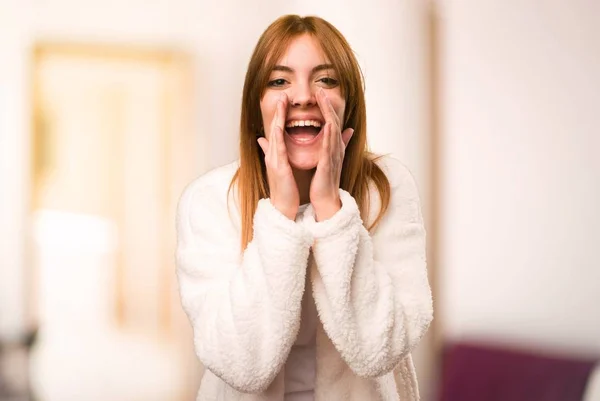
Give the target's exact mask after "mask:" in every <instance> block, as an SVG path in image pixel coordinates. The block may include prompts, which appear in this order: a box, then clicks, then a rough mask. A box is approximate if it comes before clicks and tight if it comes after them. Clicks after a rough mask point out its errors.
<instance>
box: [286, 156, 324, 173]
mask: <svg viewBox="0 0 600 401" xmlns="http://www.w3.org/2000/svg"><path fill="white" fill-rule="evenodd" d="M288 159H289V161H290V166H292V167H293V168H295V169H296V170H313V169H315V168H316V167H317V164H318V162H319V159H318V158H317V157H315V156H313V155H303V156H302V157H300V155H290V154H288Z"/></svg>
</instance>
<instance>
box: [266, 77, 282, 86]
mask: <svg viewBox="0 0 600 401" xmlns="http://www.w3.org/2000/svg"><path fill="white" fill-rule="evenodd" d="M286 82H287V81H286V80H285V79H283V78H278V79H274V80H272V81H269V83H268V84H267V86H270V87H279V86H283V85H285V84H286Z"/></svg>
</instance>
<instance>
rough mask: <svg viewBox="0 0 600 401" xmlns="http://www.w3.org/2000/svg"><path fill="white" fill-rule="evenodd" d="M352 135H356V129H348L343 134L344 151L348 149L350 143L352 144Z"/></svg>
mask: <svg viewBox="0 0 600 401" xmlns="http://www.w3.org/2000/svg"><path fill="white" fill-rule="evenodd" d="M352 135H354V129H352V128H346V129H345V130H344V132H342V142H343V143H344V149H345V148H346V146H348V142H350V139H351V138H352Z"/></svg>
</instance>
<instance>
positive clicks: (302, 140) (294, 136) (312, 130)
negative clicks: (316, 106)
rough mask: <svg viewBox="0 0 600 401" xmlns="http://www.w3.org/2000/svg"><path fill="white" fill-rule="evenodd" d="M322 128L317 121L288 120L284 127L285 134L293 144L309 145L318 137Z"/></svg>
mask: <svg viewBox="0 0 600 401" xmlns="http://www.w3.org/2000/svg"><path fill="white" fill-rule="evenodd" d="M323 126H324V124H323V123H322V122H321V121H318V120H290V121H288V122H287V123H286V125H285V132H286V134H287V135H288V137H289V138H290V139H291V140H292V141H293V142H295V143H297V144H299V145H309V144H311V143H313V142H315V141H316V140H317V138H318V137H319V136H320V134H321V131H322V130H323Z"/></svg>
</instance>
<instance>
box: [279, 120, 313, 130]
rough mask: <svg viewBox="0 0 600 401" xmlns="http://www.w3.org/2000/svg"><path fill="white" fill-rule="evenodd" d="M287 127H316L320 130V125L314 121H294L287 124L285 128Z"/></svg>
mask: <svg viewBox="0 0 600 401" xmlns="http://www.w3.org/2000/svg"><path fill="white" fill-rule="evenodd" d="M289 127H316V128H321V123H320V122H318V121H316V120H295V121H290V122H288V123H287V125H286V128H289Z"/></svg>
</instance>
